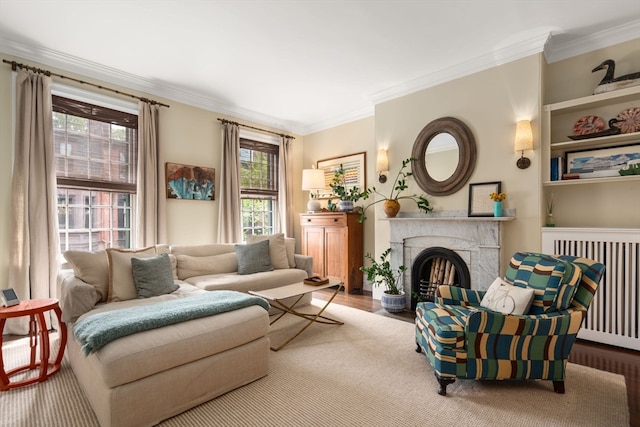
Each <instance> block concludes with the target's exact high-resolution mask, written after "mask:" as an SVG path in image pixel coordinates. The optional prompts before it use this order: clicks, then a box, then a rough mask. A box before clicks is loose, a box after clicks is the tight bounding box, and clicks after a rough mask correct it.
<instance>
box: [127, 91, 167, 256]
mask: <svg viewBox="0 0 640 427" xmlns="http://www.w3.org/2000/svg"><path fill="white" fill-rule="evenodd" d="M159 110H160V106H159V105H152V104H150V103H148V102H143V101H140V103H139V104H138V182H137V191H136V201H137V203H136V243H135V244H136V246H137V247H139V248H142V247H147V246H153V245H156V244H158V243H167V221H166V203H167V201H166V198H165V190H164V179H163V177H164V173H163V170H162V167H163V165H164V161H162V159H161V158H160V151H161V150H160V141H159V138H158V129H159V125H158V118H159Z"/></svg>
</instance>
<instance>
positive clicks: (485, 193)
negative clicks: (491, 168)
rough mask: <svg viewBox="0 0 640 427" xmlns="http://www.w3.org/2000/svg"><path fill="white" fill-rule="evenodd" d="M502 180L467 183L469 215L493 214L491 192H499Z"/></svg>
mask: <svg viewBox="0 0 640 427" xmlns="http://www.w3.org/2000/svg"><path fill="white" fill-rule="evenodd" d="M501 188H502V181H494V182H480V183H477V184H469V216H493V200H491V198H490V197H489V194H491V193H500V191H501Z"/></svg>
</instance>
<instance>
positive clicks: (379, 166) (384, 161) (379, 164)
mask: <svg viewBox="0 0 640 427" xmlns="http://www.w3.org/2000/svg"><path fill="white" fill-rule="evenodd" d="M388 170H389V155H388V154H387V150H385V149H380V150H378V157H377V159H376V172H385V171H388Z"/></svg>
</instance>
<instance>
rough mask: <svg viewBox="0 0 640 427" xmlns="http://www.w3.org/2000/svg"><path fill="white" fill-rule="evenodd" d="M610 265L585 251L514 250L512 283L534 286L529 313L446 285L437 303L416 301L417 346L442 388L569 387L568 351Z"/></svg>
mask: <svg viewBox="0 0 640 427" xmlns="http://www.w3.org/2000/svg"><path fill="white" fill-rule="evenodd" d="M604 270H605V266H604V265H603V264H600V263H598V262H596V261H593V260H590V259H586V258H578V257H573V256H563V255H544V254H536V253H526V252H518V253H516V254H514V255H513V257H512V258H511V261H510V262H509V266H508V268H507V271H506V274H505V282H507V284H509V285H514V286H517V287H519V288H525V289H533V301H532V303H531V306H530V309H529V310H528V312H527V314H523V315H516V314H503V313H500V312H497V311H493V310H490V309H488V308H485V307H483V306H481V305H480V304H481V302H483V297H484V296H485V294H486V291H475V290H470V289H463V288H459V287H455V286H447V285H441V286H439V287H438V289H437V294H436V297H435V301H434V302H420V303H418V304H417V307H416V321H415V322H416V344H417V345H418V348H417V349H416V351H417V352H424V353H425V355H426V357H427V359H428V360H429V362H430V363H431V365H432V366H433V368H434V373H435V376H436V378H437V379H438V382H439V384H440V387H439V389H438V393H439V394H440V395H443V396H444V395H446V394H447V385H448V384H451V383H453V382H454V381H455V380H456V379H457V378H467V379H476V380H487V379H495V380H502V379H541V380H551V381H553V388H554V391H555V392H556V393H564V378H565V366H566V363H567V360H568V358H569V353H570V352H571V348H572V346H573V343H574V342H575V339H576V335H577V333H578V330H579V329H580V326H581V324H582V321H583V319H584V317H585V315H586V312H587V309H588V308H589V305H590V304H591V300H592V299H593V296H594V294H595V292H596V289H597V288H598V283H599V282H600V279H601V277H602V274H603V273H604ZM507 287H509V286H507ZM511 289H513V288H511ZM483 305H486V304H484V303H483Z"/></svg>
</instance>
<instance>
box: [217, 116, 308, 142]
mask: <svg viewBox="0 0 640 427" xmlns="http://www.w3.org/2000/svg"><path fill="white" fill-rule="evenodd" d="M218 120H219V121H221V122H222V124H225V123H229V124H231V125H236V126H242V127H245V128H249V129H255V130H259V131H260V132H266V133H272V134H274V135H278V136H281V137H283V138H287V139H296V138H295V137H294V136H291V135H285V134H284V133H278V132H274V131H272V130H267V129H261V128H257V127H254V126H249V125H243V124H242V123H238V122H234V121H231V120H227V119H221V118H220V117H218Z"/></svg>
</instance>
